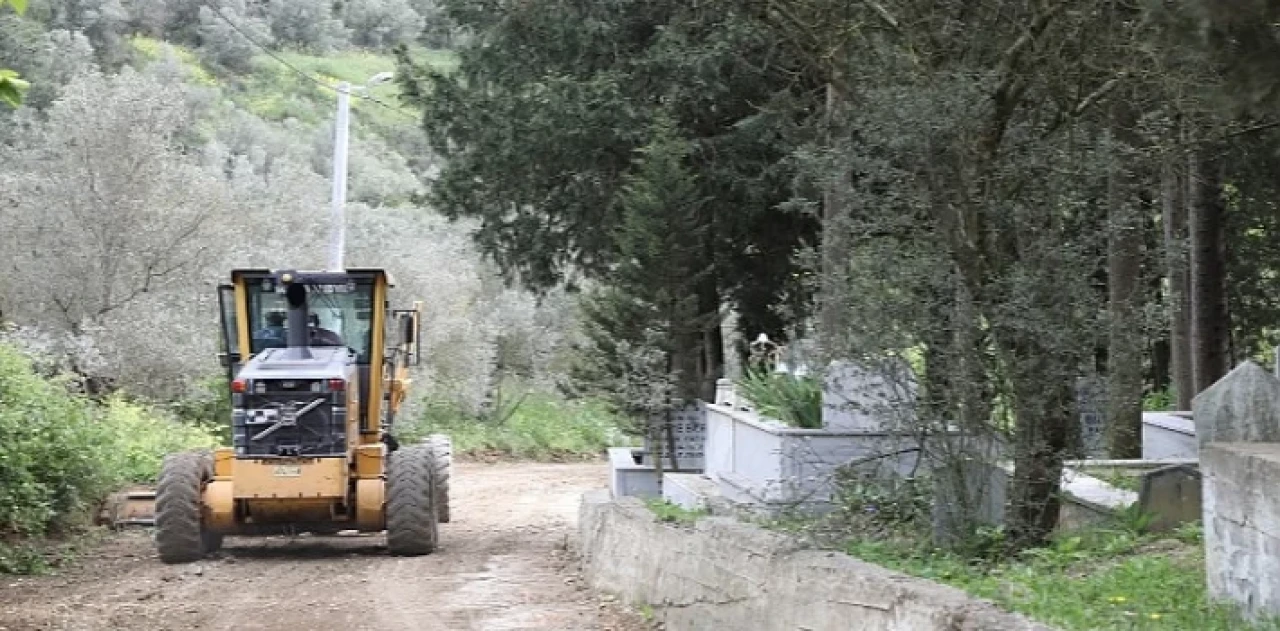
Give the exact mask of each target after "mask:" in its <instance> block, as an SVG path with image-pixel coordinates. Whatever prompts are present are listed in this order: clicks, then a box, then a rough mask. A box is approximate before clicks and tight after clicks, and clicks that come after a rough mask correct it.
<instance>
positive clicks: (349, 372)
mask: <svg viewBox="0 0 1280 631" xmlns="http://www.w3.org/2000/svg"><path fill="white" fill-rule="evenodd" d="M294 350H295V349H292V348H276V349H268V350H266V351H264V352H263V353H261V354H259V355H256V356H254V358H253V359H252V360H250V361H249V363H248V364H246V365H245V367H244V368H243V369H242V370H241V371H240V373H239V374H238V375H237V376H236V379H235V381H234V382H233V390H235V391H236V392H235V394H234V395H232V400H231V405H232V410H233V412H232V439H233V442H232V446H233V447H234V448H235V454H236V457H238V458H277V457H285V458H289V457H323V456H341V455H345V454H346V453H347V450H348V445H347V440H348V436H347V403H348V401H347V398H348V396H349V395H351V393H350V392H349V391H348V387H349V386H353V385H354V384H355V382H356V369H355V367H354V366H353V365H352V363H351V357H350V355H349V352H348V351H347V349H346V348H311V349H309V350H310V352H309V357H299V356H298V355H297V354H296V353H295V352H293V351H294Z"/></svg>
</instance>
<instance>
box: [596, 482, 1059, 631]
mask: <svg viewBox="0 0 1280 631" xmlns="http://www.w3.org/2000/svg"><path fill="white" fill-rule="evenodd" d="M579 515H580V516H579V522H578V523H579V528H580V532H581V534H582V565H583V573H584V574H585V576H586V578H587V581H588V582H589V583H590V585H591V586H592V587H593V588H595V589H598V590H602V591H606V592H611V593H614V594H617V595H618V596H620V597H621V598H622V600H624V601H625V602H627V603H630V604H633V605H641V604H644V605H649V606H651V607H653V610H654V613H655V616H656V617H657V618H658V620H659V621H660V622H662V623H663V625H664V628H665V629H668V630H669V631H685V630H697V631H703V630H706V629H726V630H731V629H732V630H737V629H751V630H752V631H775V630H777V631H784V630H785V631H795V630H796V629H806V630H808V631H837V630H838V631H935V630H936V631H978V630H987V629H990V630H995V629H999V630H1001V631H1051V629H1050V628H1049V627H1047V626H1044V625H1041V624H1037V623H1035V622H1032V621H1030V620H1028V619H1026V618H1024V617H1022V616H1019V615H1016V614H1012V613H1008V612H1005V611H1002V610H1000V609H999V608H997V607H996V606H995V605H993V604H992V603H990V602H987V601H983V600H979V599H976V598H973V597H971V596H969V595H968V594H965V593H964V592H962V591H960V590H958V589H955V588H952V587H947V586H944V585H939V584H937V583H933V582H930V581H927V580H923V579H917V578H913V577H909V576H906V575H903V574H898V573H896V572H892V571H889V570H887V569H885V568H882V567H879V566H876V565H872V564H870V563H865V562H863V561H859V560H857V559H854V558H851V557H849V556H846V555H843V554H838V553H833V552H829V551H821V550H808V549H805V548H804V547H803V546H802V545H801V544H800V543H799V542H798V541H797V540H795V539H792V538H789V537H787V536H784V535H782V534H779V533H775V532H770V531H767V530H764V529H761V528H758V527H755V526H751V525H747V524H742V523H738V522H736V521H733V520H730V519H724V518H718V517H709V518H705V519H700V520H698V521H697V522H696V523H695V524H694V525H693V526H692V527H688V526H677V525H672V524H663V523H659V522H658V521H657V520H656V519H655V518H654V516H653V514H652V513H651V512H650V511H649V510H648V509H647V508H645V507H644V506H643V505H642V504H640V503H639V502H638V501H636V500H635V499H632V498H622V499H620V500H617V501H611V500H610V499H609V498H608V496H607V495H606V494H604V493H602V492H593V493H588V494H587V495H586V496H584V498H583V502H582V505H581V509H580V513H579Z"/></svg>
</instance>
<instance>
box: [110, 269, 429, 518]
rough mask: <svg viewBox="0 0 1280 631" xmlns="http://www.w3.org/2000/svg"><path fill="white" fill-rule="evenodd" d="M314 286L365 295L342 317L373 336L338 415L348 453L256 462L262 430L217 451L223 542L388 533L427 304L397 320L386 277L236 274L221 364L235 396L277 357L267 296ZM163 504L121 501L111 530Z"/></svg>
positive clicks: (214, 512) (212, 506)
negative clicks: (389, 494)
mask: <svg viewBox="0 0 1280 631" xmlns="http://www.w3.org/2000/svg"><path fill="white" fill-rule="evenodd" d="M307 279H310V280H311V281H313V282H314V281H316V280H320V281H324V282H325V283H330V284H334V283H337V284H340V283H343V282H348V283H350V285H351V286H353V287H359V288H360V290H359V291H360V292H363V293H361V294H360V296H359V298H358V299H357V300H356V303H357V304H358V308H355V309H349V310H348V311H349V312H350V313H348V314H342V313H338V311H339V310H335V313H338V315H347V316H348V317H347V318H346V320H350V321H349V322H348V321H346V320H344V321H343V322H342V326H343V327H344V328H351V327H354V326H358V325H360V324H362V323H365V322H367V323H368V327H367V328H362V330H363V331H365V335H366V336H367V337H365V338H364V339H363V340H362V341H363V342H364V343H363V344H362V345H361V348H359V349H355V350H358V351H359V352H358V353H356V352H355V351H354V350H353V356H354V355H358V358H356V359H355V360H354V361H352V362H351V363H350V372H349V373H348V374H349V375H350V378H348V379H345V380H343V381H344V382H343V384H342V385H343V389H345V394H346V395H347V396H346V397H345V402H344V403H345V404H344V405H342V406H338V408H339V409H340V410H341V411H342V412H344V413H345V428H344V431H342V432H341V433H342V439H341V440H340V439H339V437H338V436H337V435H336V434H335V437H334V438H333V440H332V443H333V444H334V445H337V444H342V445H343V450H342V451H341V452H340V453H326V454H325V455H323V456H309V455H306V454H298V455H288V454H284V455H279V454H271V455H264V454H254V453H252V452H251V450H246V449H245V444H246V443H248V442H249V441H250V438H249V437H250V436H251V435H252V433H253V432H261V431H265V430H258V429H257V427H260V426H257V427H255V428H253V429H252V430H249V429H247V426H246V429H244V430H242V429H241V428H240V425H237V426H236V427H235V431H236V432H238V434H237V441H238V442H237V445H236V446H233V447H224V448H221V449H217V450H215V451H214V453H213V459H212V460H213V462H212V472H211V476H210V477H209V478H208V479H207V481H206V483H205V484H204V485H203V490H202V495H201V499H202V507H201V510H202V521H203V524H204V527H205V528H206V529H207V530H209V531H210V532H213V533H217V534H218V535H258V534H280V533H284V534H288V533H293V532H304V531H305V532H313V533H333V532H340V531H345V530H358V531H363V532H377V531H381V530H383V529H384V528H385V527H386V510H385V495H386V492H385V484H386V469H387V467H386V464H387V462H386V461H387V454H388V451H389V450H388V444H387V438H386V437H387V435H388V430H389V424H390V423H391V421H392V420H393V419H394V417H395V415H396V413H397V412H398V410H399V408H400V405H401V404H402V402H403V401H404V397H405V393H406V391H407V389H408V386H409V379H408V369H409V366H411V365H413V364H414V363H416V362H417V359H418V346H417V344H418V334H419V327H420V317H421V309H422V307H421V303H414V305H413V307H412V308H411V309H405V310H400V311H390V310H389V308H388V305H389V301H388V294H389V290H390V288H391V287H392V282H391V279H390V277H389V275H388V274H386V273H385V272H384V271H382V270H377V269H359V270H347V271H345V272H340V273H335V272H287V271H286V272H274V271H269V270H235V271H233V272H232V274H231V283H230V284H229V285H225V286H223V287H222V288H221V302H222V316H223V352H222V353H221V354H220V358H221V359H222V362H223V365H224V366H225V367H226V368H227V369H228V378H229V382H230V383H231V384H232V389H233V392H234V391H235V390H236V388H237V385H236V384H237V383H238V382H237V380H238V379H240V375H243V374H245V372H244V371H242V367H244V366H245V365H246V364H248V363H249V362H250V361H251V360H252V359H253V357H254V356H255V355H256V354H258V353H263V352H268V351H266V350H265V349H263V348H262V344H260V343H259V341H258V340H257V339H255V338H254V331H253V330H252V327H253V326H254V325H256V324H260V323H261V322H262V320H263V317H262V313H261V311H262V310H263V309H264V308H265V307H264V306H263V304H262V303H263V302H264V301H265V299H260V298H261V296H267V297H268V298H271V297H272V294H269V293H268V292H265V291H264V290H262V289H261V288H262V287H263V286H264V284H268V285H269V284H284V285H288V284H289V283H290V282H304V281H306V280H307ZM255 292H257V293H258V294H259V296H255ZM366 296H367V298H368V300H367V301H365V300H364V298H365V297H366ZM352 314H354V316H355V317H351V315H352ZM313 333H314V331H313ZM277 348H278V347H277ZM349 348H350V347H349ZM282 365H283V366H285V367H284V368H279V370H280V371H281V372H280V374H279V375H278V377H279V379H284V380H287V379H289V377H290V374H289V371H288V369H287V366H288V364H287V363H285V364H282ZM274 376H275V375H273V377H274ZM285 383H288V382H287V381H285ZM251 394H252V393H247V392H246V393H242V392H236V393H235V394H233V395H232V396H233V400H234V401H239V400H240V399H238V398H236V397H247V396H250V395H251ZM316 396H320V395H316ZM303 398H305V397H303ZM339 409H335V410H334V411H332V412H331V414H332V415H333V417H332V418H334V419H336V418H339ZM237 418H239V417H237ZM333 422H335V423H336V421H333ZM237 423H239V421H237ZM241 424H243V423H241ZM281 426H282V427H292V426H289V425H285V424H281ZM268 429H270V428H268ZM277 429H278V428H277ZM259 435H261V433H259ZM154 498H155V495H154V491H150V490H146V489H136V488H135V489H131V490H130V491H129V492H127V493H122V494H118V495H116V496H114V497H113V499H112V505H111V506H108V507H106V508H104V509H103V511H102V513H101V514H102V515H103V521H109V522H110V523H112V524H114V525H116V526H123V525H130V524H149V523H154Z"/></svg>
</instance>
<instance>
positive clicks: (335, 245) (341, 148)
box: [329, 72, 395, 272]
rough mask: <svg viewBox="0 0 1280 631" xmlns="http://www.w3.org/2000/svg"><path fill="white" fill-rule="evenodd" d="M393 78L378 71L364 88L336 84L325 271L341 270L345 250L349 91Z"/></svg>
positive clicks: (343, 266)
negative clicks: (336, 97) (326, 269)
mask: <svg viewBox="0 0 1280 631" xmlns="http://www.w3.org/2000/svg"><path fill="white" fill-rule="evenodd" d="M393 78H395V74H393V73H390V72H379V73H378V74H376V75H373V76H372V77H369V80H368V81H366V82H365V84H364V85H360V86H352V85H351V84H350V83H347V82H346V81H343V82H341V83H339V84H338V113H337V117H336V119H335V120H334V137H333V197H332V199H331V202H330V217H329V219H330V222H332V224H333V225H332V226H331V228H330V230H331V232H330V237H329V271H331V272H341V271H343V270H344V269H345V265H344V264H343V260H342V259H343V254H344V252H345V251H346V247H347V243H346V241H347V226H346V220H345V218H344V216H343V213H344V209H345V206H346V202H347V131H348V129H349V127H350V124H351V90H353V89H355V90H359V91H361V92H365V91H367V90H368V89H369V88H371V87H373V86H375V85H379V84H383V83H386V82H388V81H390V80H392V79H393Z"/></svg>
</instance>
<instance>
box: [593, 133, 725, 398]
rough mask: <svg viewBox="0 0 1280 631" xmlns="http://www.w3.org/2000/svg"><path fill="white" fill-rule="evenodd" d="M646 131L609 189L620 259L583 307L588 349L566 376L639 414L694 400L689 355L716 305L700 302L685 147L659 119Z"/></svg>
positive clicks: (701, 272) (705, 270)
mask: <svg viewBox="0 0 1280 631" xmlns="http://www.w3.org/2000/svg"><path fill="white" fill-rule="evenodd" d="M652 133H653V137H652V139H651V141H650V143H649V144H648V145H646V146H645V147H644V148H643V149H641V150H640V151H639V156H638V157H637V159H636V162H635V169H634V172H633V173H631V174H629V175H628V176H627V177H626V179H625V185H624V186H623V187H622V189H621V190H620V191H619V193H618V194H619V196H620V200H619V205H620V207H621V211H622V221H621V225H620V227H619V229H618V230H617V232H616V233H615V235H614V239H615V241H616V247H617V249H618V253H619V261H618V264H617V265H616V266H614V269H612V270H611V271H610V272H609V273H608V274H606V275H605V280H606V284H605V286H604V287H602V288H601V289H600V290H598V291H596V292H594V293H592V294H590V295H589V296H588V297H587V299H586V300H585V301H584V304H583V311H584V312H585V315H586V318H585V320H586V324H587V335H588V338H589V343H588V344H587V345H586V347H585V348H584V349H583V354H582V358H581V359H582V361H581V362H579V364H578V365H577V366H575V368H574V371H573V375H572V376H573V378H574V380H575V381H576V382H577V385H578V386H579V387H581V388H583V389H584V390H586V391H588V392H591V393H593V394H601V395H604V396H606V397H608V398H609V399H610V400H611V401H612V402H613V403H614V405H615V406H616V408H617V409H619V410H621V411H623V412H624V413H628V414H632V415H634V416H636V417H639V418H649V417H660V416H661V415H662V414H663V413H664V412H666V411H667V410H669V409H670V408H671V407H672V406H674V405H677V404H678V402H679V401H681V400H691V399H695V398H697V397H698V396H700V389H701V387H702V386H703V384H705V383H707V375H706V374H705V373H704V372H703V371H704V370H705V363H704V362H699V361H698V358H699V356H700V355H701V354H702V353H703V352H704V351H705V350H706V344H707V341H706V340H707V336H708V332H709V331H714V330H715V327H716V325H717V322H718V313H717V308H716V305H707V304H706V301H705V300H704V299H703V297H704V296H705V295H706V294H707V291H706V288H707V283H708V282H709V281H710V280H711V278H710V268H711V264H710V261H709V260H708V256H707V253H706V249H705V245H706V242H707V241H706V238H707V220H708V218H707V216H706V214H705V213H704V210H705V206H704V204H703V203H702V202H703V200H702V199H701V197H700V195H699V192H698V188H697V186H698V182H697V178H696V177H694V175H693V174H692V173H691V172H690V171H689V168H688V166H687V165H686V164H685V161H686V159H687V157H688V156H689V154H690V152H691V151H692V146H691V145H690V144H689V143H687V142H685V141H683V140H681V139H680V138H678V137H677V136H676V135H675V130H674V129H673V128H672V127H671V123H670V121H667V120H664V121H663V122H661V123H659V124H658V125H655V127H654V129H653V132H652ZM708 309H709V310H708Z"/></svg>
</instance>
